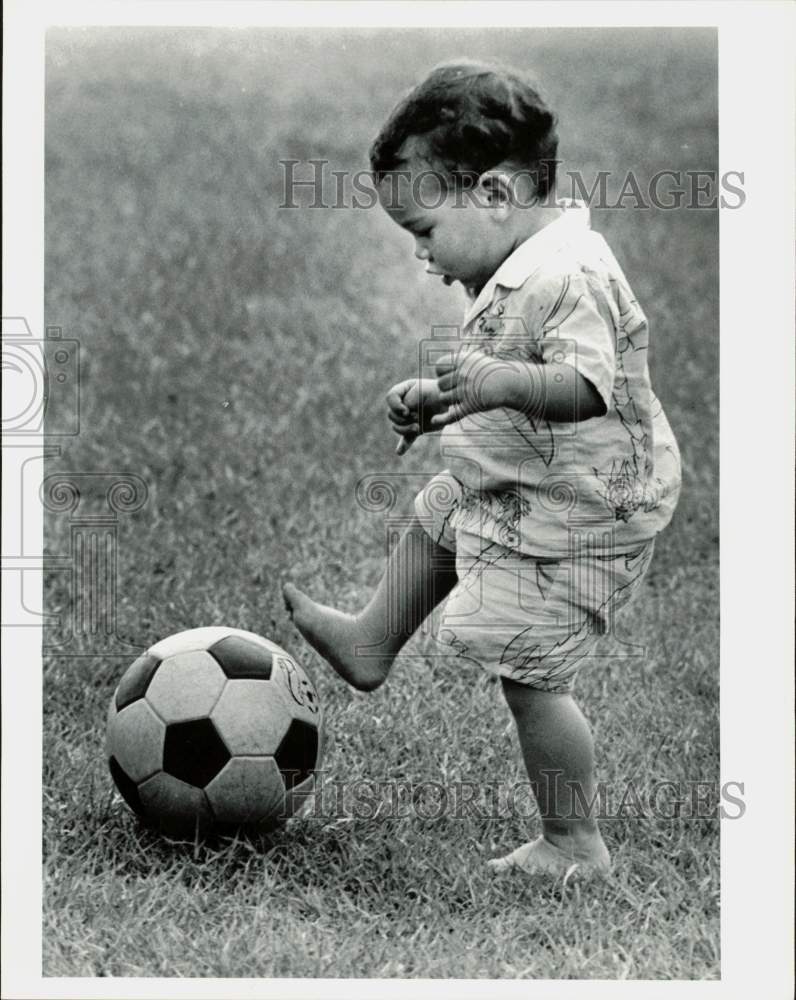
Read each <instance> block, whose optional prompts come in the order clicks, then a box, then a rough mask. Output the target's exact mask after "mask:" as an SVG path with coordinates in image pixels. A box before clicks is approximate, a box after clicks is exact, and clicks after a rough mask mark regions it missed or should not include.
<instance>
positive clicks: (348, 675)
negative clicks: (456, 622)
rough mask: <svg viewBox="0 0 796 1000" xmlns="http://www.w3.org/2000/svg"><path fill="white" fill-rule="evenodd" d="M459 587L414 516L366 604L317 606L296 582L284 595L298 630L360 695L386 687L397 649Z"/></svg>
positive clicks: (442, 552) (451, 563)
mask: <svg viewBox="0 0 796 1000" xmlns="http://www.w3.org/2000/svg"><path fill="white" fill-rule="evenodd" d="M455 583H456V560H455V556H454V554H453V553H452V552H450V551H449V550H448V549H446V548H443V547H442V546H441V545H438V544H437V543H436V542H434V541H433V540H432V538H431V537H430V536H429V534H428V533H427V532H426V531H425V529H424V528H423V527H422V525H421V523H420V520H419V519H418V518H417V516H415V517H414V519H413V521H412V522H411V523H410V525H409V527H408V528H407V529H406V531H405V532H404V534H403V535H402V536H401V539H400V540H399V542H398V543H397V545H396V546H395V548H394V549H393V550H392V552H391V553H390V556H389V559H388V561H387V568H386V570H385V572H384V575H383V576H382V578H381V581H380V582H379V585H378V587H377V588H376V592H375V593H374V595H373V597H372V598H371V600H370V602H369V603H368V605H367V606H366V607H365V608H364V609H363V610H362V611H360V612H359V614H358V615H347V614H344V613H343V612H341V611H337V610H335V609H334V608H329V607H326V606H325V605H322V604H316V603H315V602H314V601H312V600H310V598H309V597H307V595H306V594H303V593H302V592H301V591H300V590H299V589H298V588H297V587H294V586H293V585H292V584H289V583H288V584H285V586H284V587H283V588H282V593H283V595H284V598H285V604H286V606H287V609H288V611H289V612H290V614H291V617H292V618H293V622H294V624H295V626H296V628H297V629H298V630H299V632H301V634H302V635H303V636H304V638H305V639H306V640H307V642H309V644H310V645H311V646H313V647H314V648H315V649H316V650H317V651H318V652H319V653H320V654H321V656H323V657H324V659H326V660H328V662H329V663H330V664H331V665H332V666H333V667H334V669H335V670H336V671H337V673H338V674H340V676H341V677H342V678H343V679H344V680H346V681H348V683H349V684H351V685H353V687H355V688H358V689H359V690H361V691H372V690H373V689H374V688H377V687H378V686H379V685H380V684H382V683H383V682H384V681H385V680H386V678H387V674H388V673H389V670H390V667H391V666H392V662H393V660H394V659H395V656H396V655H397V653H398V651H399V650H400V649H401V647H402V646H403V645H404V643H405V642H406V641H407V639H409V637H410V636H411V635H412V634H413V633H414V632H415V631H416V630H417V629H418V628H419V627H420V625H421V624H422V623H423V621H424V620H425V619H426V618H427V617H428V615H429V614H430V613H431V612H432V611H433V610H434V608H435V607H436V606H437V604H439V603H440V601H442V600H443V599H444V598H445V597H446V596H447V595H448V594H449V593H450V591H451V589H452V587H453V586H454V584H455Z"/></svg>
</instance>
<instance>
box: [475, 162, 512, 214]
mask: <svg viewBox="0 0 796 1000" xmlns="http://www.w3.org/2000/svg"><path fill="white" fill-rule="evenodd" d="M478 183H479V186H480V188H481V190H482V192H483V200H484V204H485V205H487V207H489V208H491V209H495V210H497V212H498V217H499V218H502V217H503V216H504V215H508V210H509V208H510V207H511V204H512V194H511V178H510V177H509V175H508V174H507V173H505V172H504V171H502V170H487V171H486V173H483V174H481V176H480V177H479V179H478Z"/></svg>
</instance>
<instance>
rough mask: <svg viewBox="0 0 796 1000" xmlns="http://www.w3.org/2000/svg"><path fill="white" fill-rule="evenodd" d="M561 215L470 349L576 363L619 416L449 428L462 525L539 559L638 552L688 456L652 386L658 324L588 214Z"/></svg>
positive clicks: (503, 269)
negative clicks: (651, 348) (650, 352)
mask: <svg viewBox="0 0 796 1000" xmlns="http://www.w3.org/2000/svg"><path fill="white" fill-rule="evenodd" d="M560 205H561V207H562V208H563V209H564V212H563V214H562V215H561V216H560V217H559V218H558V219H556V220H555V221H554V222H552V223H550V224H549V225H547V226H545V227H544V228H543V229H542V230H540V231H539V232H538V233H535V234H534V235H533V236H531V237H530V238H529V239H528V240H526V241H525V242H524V243H523V244H522V245H521V246H519V247H518V248H517V249H516V250H515V251H514V252H513V253H512V254H511V255H510V256H509V257H508V258H507V259H506V260H505V261H504V262H503V264H502V265H501V266H500V267H499V268H498V270H497V271H496V272H495V274H494V275H493V277H492V278H491V279H490V281H488V282H487V284H486V285H485V286H484V288H483V289H482V290H481V292H480V293H479V295H478V296H477V298H476V299H475V301H473V302H472V304H471V305H470V307H469V309H468V310H467V312H466V315H465V319H464V325H463V328H462V331H461V337H462V339H463V343H462V344H461V345H460V347H461V349H462V350H464V351H468V350H473V349H480V350H483V351H486V352H487V353H490V354H493V355H494V356H495V357H496V358H500V357H506V358H513V359H522V360H525V361H531V362H536V363H538V364H544V365H552V366H556V365H571V366H573V367H574V368H575V369H576V370H577V371H578V372H579V373H580V374H581V375H582V376H584V377H585V378H586V379H588V381H589V382H591V384H592V385H593V386H594V387H595V389H596V390H597V392H598V393H599V394H600V396H601V397H602V399H603V401H604V403H605V405H606V407H607V412H606V413H605V414H604V415H603V416H599V417H592V418H591V419H589V420H583V421H578V422H572V423H558V422H555V421H552V420H547V419H544V418H543V417H541V416H540V417H538V418H536V417H534V416H528V415H526V414H525V413H521V412H520V411H518V410H512V409H508V408H501V409H497V410H490V411H487V412H480V413H474V414H471V415H469V416H466V417H464V418H462V419H461V420H460V421H458V422H456V423H454V424H451V425H449V426H447V427H446V428H445V429H444V431H443V433H442V438H441V452H442V456H443V459H444V460H445V464H446V465H447V466H448V469H449V471H450V473H451V475H453V477H454V478H455V479H456V480H458V482H459V483H460V484H461V486H462V495H461V499H460V501H459V503H458V504H457V506H456V510H455V511H454V512H453V513H452V515H451V521H450V524H451V527H454V528H462V529H466V530H469V531H472V532H474V533H476V534H478V535H479V536H480V537H482V538H484V539H487V540H492V541H498V542H500V543H502V544H504V545H509V546H511V547H515V548H517V549H518V550H519V551H521V552H524V553H526V554H528V555H533V556H550V557H555V556H561V555H564V554H571V553H572V552H573V550H575V549H577V550H580V549H582V548H583V547H586V548H589V549H592V550H594V551H597V552H615V553H621V552H629V551H631V550H632V549H634V548H636V547H638V545H639V543H641V542H644V541H647V540H649V539H651V538H654V537H655V535H656V534H657V533H658V532H659V531H661V530H662V529H663V528H664V527H665V526H666V525H667V524H668V522H669V520H670V519H671V517H672V513H673V511H674V508H675V505H676V503H677V498H678V495H679V490H680V481H681V473H680V455H679V452H678V449H677V442H676V441H675V438H674V435H673V434H672V430H671V428H670V427H669V423H668V421H667V419H666V415H665V413H664V412H663V408H662V407H661V404H660V402H659V401H658V399H657V398H656V396H655V394H654V393H653V391H652V387H651V385H650V377H649V369H648V365H647V347H648V326H647V319H646V316H645V315H644V313H643V312H642V310H641V308H640V307H639V305H638V303H637V302H636V300H635V298H634V296H633V293H632V291H631V289H630V286H629V285H628V283H627V280H626V278H625V276H624V274H623V273H622V270H621V268H620V266H619V264H618V263H617V261H616V258H615V257H614V255H613V254H612V252H611V250H610V248H609V247H608V244H607V243H606V242H605V240H604V239H603V237H602V236H600V235H599V234H598V233H595V232H593V231H592V230H591V229H590V227H589V211H588V208H587V207H586V206H585V205H582V204H581V203H577V202H570V203H560ZM553 377H555V376H553Z"/></svg>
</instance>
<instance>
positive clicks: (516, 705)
mask: <svg viewBox="0 0 796 1000" xmlns="http://www.w3.org/2000/svg"><path fill="white" fill-rule="evenodd" d="M500 682H501V685H502V687H503V696H504V697H505V699H506V703H507V704H508V706H509V708H510V709H511V712H512V714H513V715H514V716H515V717H517V716H527V715H529V714H537V713H539V712H544V711H546V710H547V709H548V708H549V707H551V706H552V705H553V704H555V703H556V702H558V701H560V700H561V699H562V698H567V697H569V694H568V692H556V691H544V690H542V689H541V688H534V687H531V686H530V685H528V684H520V683H518V682H517V681H513V680H511V678H510V677H501V678H500Z"/></svg>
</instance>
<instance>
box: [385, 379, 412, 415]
mask: <svg viewBox="0 0 796 1000" xmlns="http://www.w3.org/2000/svg"><path fill="white" fill-rule="evenodd" d="M408 388H409V382H399V383H398V385H394V386H393V387H392V389H390V391H389V392H388V393H387V407H388V409H389V410H390V411H391V412H392V413H402V414H404V415H407V414H408V413H409V408H408V407H407V406H406V404H405V403H404V400H403V397H404V395H405V394H406V392H407V391H408Z"/></svg>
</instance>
